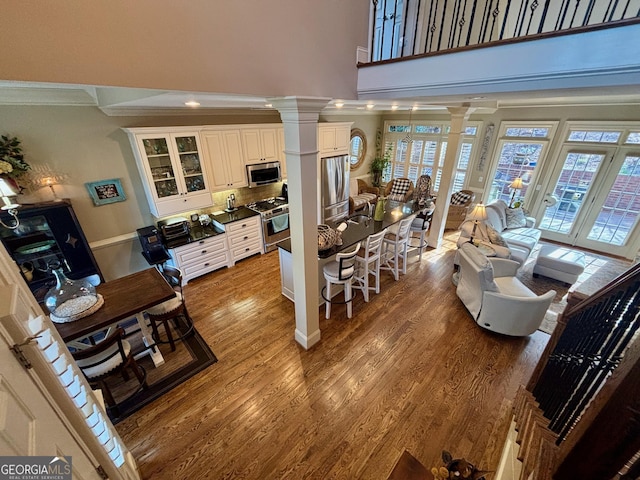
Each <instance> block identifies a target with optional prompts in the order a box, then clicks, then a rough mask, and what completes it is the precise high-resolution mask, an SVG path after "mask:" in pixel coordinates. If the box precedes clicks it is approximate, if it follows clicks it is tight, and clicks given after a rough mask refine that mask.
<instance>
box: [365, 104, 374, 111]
mask: <svg viewBox="0 0 640 480" xmlns="http://www.w3.org/2000/svg"><path fill="white" fill-rule="evenodd" d="M373 107H375V105H374V104H373V103H369V104H367V108H368V109H369V110H371V109H372V108H373Z"/></svg>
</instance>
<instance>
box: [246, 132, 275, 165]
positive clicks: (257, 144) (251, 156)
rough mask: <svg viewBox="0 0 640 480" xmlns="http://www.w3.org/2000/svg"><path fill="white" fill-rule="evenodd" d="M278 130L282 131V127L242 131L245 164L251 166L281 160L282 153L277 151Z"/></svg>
mask: <svg viewBox="0 0 640 480" xmlns="http://www.w3.org/2000/svg"><path fill="white" fill-rule="evenodd" d="M279 129H282V127H275V126H269V127H262V126H255V128H243V129H242V146H243V148H244V161H245V164H247V165H251V164H254V163H265V162H275V161H278V160H281V157H282V152H281V151H279V149H278V130H279ZM283 131H284V130H283Z"/></svg>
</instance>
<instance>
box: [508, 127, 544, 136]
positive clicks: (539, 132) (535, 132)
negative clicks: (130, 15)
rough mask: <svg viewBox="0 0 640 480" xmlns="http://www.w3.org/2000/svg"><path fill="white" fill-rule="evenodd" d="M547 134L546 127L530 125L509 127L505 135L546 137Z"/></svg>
mask: <svg viewBox="0 0 640 480" xmlns="http://www.w3.org/2000/svg"><path fill="white" fill-rule="evenodd" d="M548 135H549V129H548V128H540V127H538V128H532V127H511V128H507V131H506V133H505V136H507V137H537V138H546V137H547V136H548Z"/></svg>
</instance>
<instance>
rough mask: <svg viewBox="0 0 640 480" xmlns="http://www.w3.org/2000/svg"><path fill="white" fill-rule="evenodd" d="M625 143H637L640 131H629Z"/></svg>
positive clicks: (639, 139)
mask: <svg viewBox="0 0 640 480" xmlns="http://www.w3.org/2000/svg"><path fill="white" fill-rule="evenodd" d="M625 143H633V144H639V143H640V132H631V133H630V134H629V136H628V137H627V141H626V142H625Z"/></svg>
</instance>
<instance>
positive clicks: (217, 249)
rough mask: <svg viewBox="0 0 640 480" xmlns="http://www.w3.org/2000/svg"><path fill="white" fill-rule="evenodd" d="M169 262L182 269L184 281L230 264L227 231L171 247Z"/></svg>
mask: <svg viewBox="0 0 640 480" xmlns="http://www.w3.org/2000/svg"><path fill="white" fill-rule="evenodd" d="M169 254H170V255H171V260H170V261H169V263H171V264H173V266H175V267H176V268H179V269H180V270H181V271H182V283H183V284H185V283H187V282H188V281H189V280H191V279H192V278H195V277H199V276H200V275H204V274H205V273H209V272H212V271H214V270H217V269H219V268H222V267H227V266H228V265H229V249H228V246H227V235H226V233H224V234H220V235H216V236H214V237H209V238H205V239H202V240H199V241H197V242H194V243H188V244H187V245H182V246H180V247H176V248H171V249H169Z"/></svg>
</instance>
